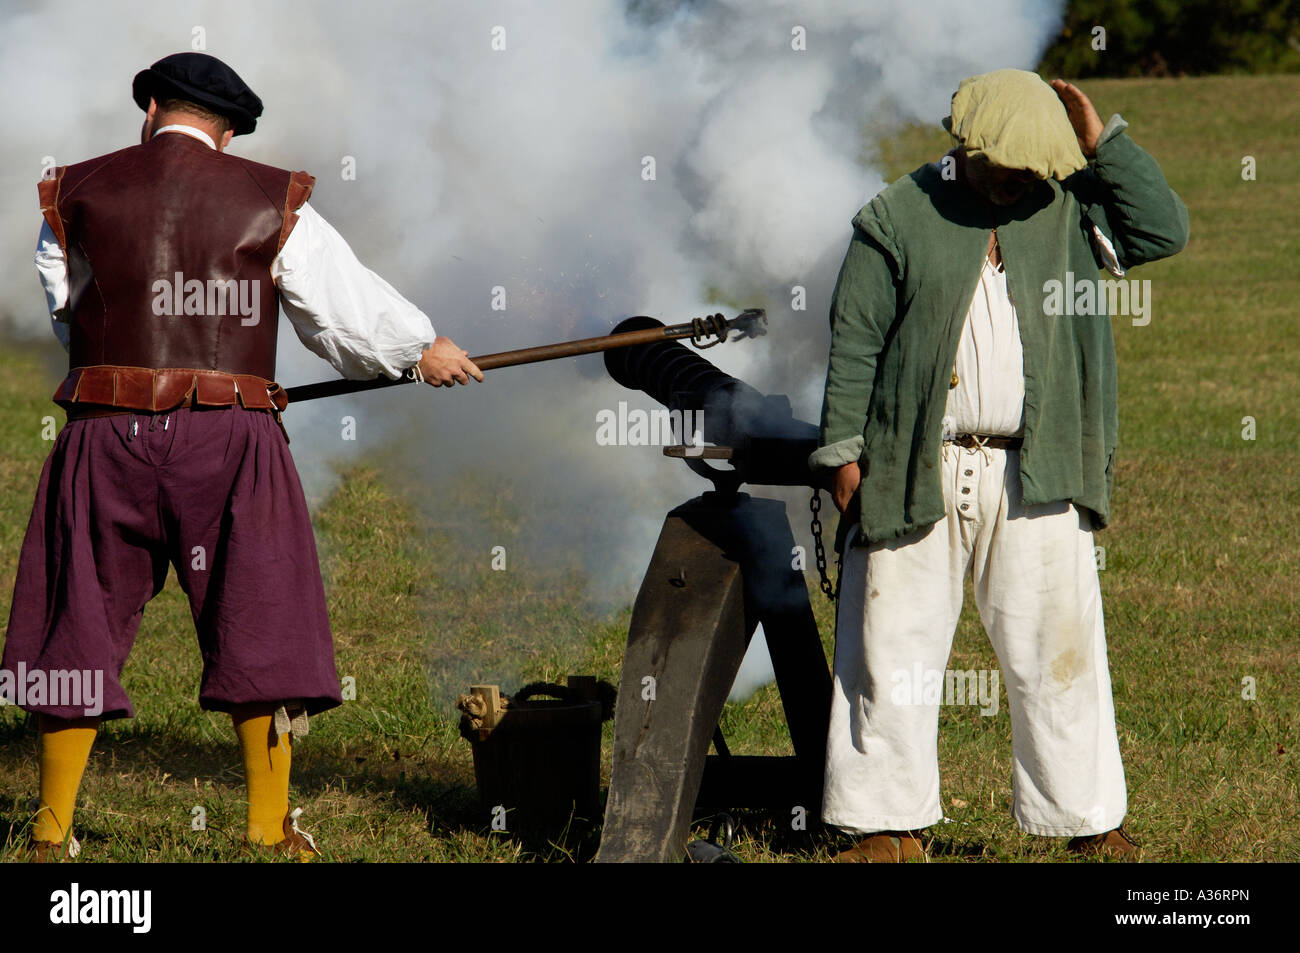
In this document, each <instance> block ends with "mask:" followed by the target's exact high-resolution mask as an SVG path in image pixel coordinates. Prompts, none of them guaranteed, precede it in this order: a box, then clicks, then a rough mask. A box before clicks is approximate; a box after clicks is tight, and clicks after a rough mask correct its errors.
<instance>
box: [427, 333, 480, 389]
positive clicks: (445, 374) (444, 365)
mask: <svg viewBox="0 0 1300 953" xmlns="http://www.w3.org/2000/svg"><path fill="white" fill-rule="evenodd" d="M419 366H420V373H421V374H422V375H424V380H425V382H426V383H429V384H432V385H433V386H434V387H454V386H455V385H457V384H468V383H469V379H470V378H471V377H472V378H474V380H476V381H479V382H480V383H481V382H482V380H483V372H482V371H480V370H479V369H478V366H477V365H476V364H475V363H474V362H473V361H471V360H470V359H469V351H466V350H465V349H464V348H462V347H459V346H458V345H457V344H456V343H455V342H454V341H452V339H451V338H448V337H442V336H439V337H436V338H434V339H433V344H431V345H429V346H428V347H426V348H425V349H424V353H423V354H421V355H420V365H419Z"/></svg>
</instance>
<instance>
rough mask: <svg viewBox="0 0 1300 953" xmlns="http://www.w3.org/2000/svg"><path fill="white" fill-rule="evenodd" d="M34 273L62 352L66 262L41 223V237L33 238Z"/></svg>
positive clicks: (65, 342) (65, 335)
mask: <svg viewBox="0 0 1300 953" xmlns="http://www.w3.org/2000/svg"><path fill="white" fill-rule="evenodd" d="M36 271H37V273H38V274H39V275H40V276H41V287H42V288H44V289H45V304H46V306H47V307H48V308H49V309H50V324H51V325H52V327H53V330H54V336H55V337H56V338H58V339H59V343H60V344H62V345H63V349H64V350H65V351H66V350H67V349H68V339H69V338H68V335H69V334H70V333H71V328H69V327H68V260H67V257H66V256H65V255H64V254H63V249H62V248H60V247H59V240H58V239H57V238H55V237H54V229H52V228H50V223H49V222H45V221H42V222H41V234H40V237H39V238H37V239H36Z"/></svg>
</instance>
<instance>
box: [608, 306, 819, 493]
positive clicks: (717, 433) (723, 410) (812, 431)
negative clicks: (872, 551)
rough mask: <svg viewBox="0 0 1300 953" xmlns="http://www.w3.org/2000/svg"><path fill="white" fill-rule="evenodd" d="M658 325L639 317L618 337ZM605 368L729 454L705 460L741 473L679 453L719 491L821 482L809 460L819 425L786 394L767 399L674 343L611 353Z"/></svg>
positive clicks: (623, 327)
mask: <svg viewBox="0 0 1300 953" xmlns="http://www.w3.org/2000/svg"><path fill="white" fill-rule="evenodd" d="M653 327H662V322H660V321H657V320H655V319H654V318H649V317H642V316H638V317H634V318H628V319H627V320H625V321H623V322H621V323H620V324H619V325H618V326H617V327H616V328H615V329H614V333H621V332H626V331H638V330H643V329H646V328H653ZM605 368H606V370H608V371H609V375H610V377H612V378H614V380H616V381H617V382H618V383H620V384H622V385H623V386H624V387H626V388H628V389H630V390H640V391H644V392H645V393H646V394H648V395H650V396H651V397H652V398H654V399H655V400H656V401H658V402H659V403H661V404H663V405H664V406H665V407H667V408H668V409H669V411H676V412H680V413H681V414H682V419H683V420H684V419H685V415H686V413H687V412H691V416H692V417H693V418H694V429H697V430H698V431H699V433H700V439H702V440H704V441H707V442H709V443H711V444H714V445H715V448H721V449H722V450H723V451H725V454H723V453H719V452H717V451H716V450H715V452H711V453H708V454H706V455H707V456H709V457H714V458H716V457H718V456H725V459H728V460H729V461H730V463H731V465H732V467H734V469H733V470H719V469H716V468H712V467H709V466H707V465H703V464H702V461H700V460H699V459H692V456H693V454H692V453H690V452H686V453H681V452H679V453H676V454H673V455H678V456H685V457H686V458H687V463H688V464H690V465H691V466H692V469H694V470H695V471H696V472H698V473H701V475H703V476H706V477H708V478H709V479H712V480H713V481H714V483H715V484H717V485H718V486H719V487H720V488H721V486H723V485H728V486H730V488H732V489H734V488H735V486H736V485H738V484H740V483H754V484H761V485H768V486H818V485H819V484H820V483H821V477H820V476H819V475H815V474H814V473H812V471H810V470H809V469H808V455H809V454H810V453H812V452H813V451H814V450H815V449H817V428H816V427H815V426H814V425H813V424H810V423H808V422H807V421H804V420H799V419H797V418H796V417H795V416H794V413H793V411H792V409H791V407H790V399H789V398H788V397H786V396H785V395H784V394H763V393H761V392H759V391H757V390H755V389H754V388H753V387H751V386H749V385H748V384H746V383H745V382H744V381H741V380H739V379H737V378H735V377H732V376H731V375H730V374H727V373H725V372H723V371H721V370H719V369H718V368H717V367H715V366H714V365H713V364H712V363H711V362H710V361H708V360H707V359H705V358H704V357H701V356H700V355H699V354H697V353H696V352H694V351H692V350H690V349H689V348H687V347H684V346H683V345H681V344H678V343H677V342H675V341H666V342H661V343H655V344H638V345H635V346H633V347H628V348H623V349H621V350H617V351H606V352H605ZM686 436H687V438H688V439H689V438H690V437H691V435H690V434H687V435H686ZM710 449H711V450H712V449H714V448H710Z"/></svg>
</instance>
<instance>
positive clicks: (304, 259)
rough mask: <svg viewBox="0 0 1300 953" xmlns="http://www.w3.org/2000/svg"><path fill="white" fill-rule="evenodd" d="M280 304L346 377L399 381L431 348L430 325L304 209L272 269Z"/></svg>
mask: <svg viewBox="0 0 1300 953" xmlns="http://www.w3.org/2000/svg"><path fill="white" fill-rule="evenodd" d="M271 277H272V278H273V279H274V280H275V284H276V287H277V288H279V289H280V304H281V307H283V308H284V313H285V316H286V317H287V318H288V319H289V321H290V323H291V324H292V325H293V329H294V330H295V331H296V332H297V333H298V338H299V340H301V341H302V343H303V344H304V345H306V346H307V348H308V349H309V350H310V351H311V352H312V353H314V354H316V355H318V356H320V357H323V358H324V359H325V360H327V361H329V363H330V364H331V365H333V367H334V369H335V370H337V371H338V372H339V373H340V374H342V375H343V376H344V377H346V378H349V379H352V380H366V379H369V378H372V377H377V376H378V375H380V374H383V375H385V376H386V377H389V378H394V379H396V378H398V377H401V376H402V374H403V373H405V372H406V371H407V370H408V369H409V368H411V367H413V366H414V365H415V364H416V363H418V362H419V360H420V355H421V354H422V353H424V349H425V348H426V347H428V346H429V345H430V344H432V343H433V339H434V330H433V324H432V322H430V321H429V318H428V317H427V316H426V315H425V313H424V312H423V311H421V310H420V309H419V308H417V307H416V306H415V305H413V304H411V302H409V301H407V300H406V299H405V298H403V297H402V296H401V295H400V294H399V293H398V292H397V290H396V289H394V288H393V286H392V285H390V284H389V283H388V282H386V281H384V279H383V278H381V277H379V275H377V274H375V273H374V272H373V271H371V270H370V269H369V268H367V267H366V266H365V265H363V264H361V262H360V261H358V260H357V256H356V255H355V254H354V253H353V251H352V249H351V248H350V247H349V246H348V243H347V242H346V241H344V239H343V236H342V235H340V234H339V233H338V232H337V231H335V230H334V228H333V226H331V225H330V224H329V222H327V221H325V219H323V218H322V217H321V216H320V215H319V214H318V213H317V212H316V211H315V210H314V209H313V208H312V207H311V205H310V204H304V205H303V206H302V208H300V209H298V221H297V223H296V224H295V225H294V227H293V231H292V232H290V233H289V238H288V239H287V240H286V241H285V243H284V247H283V248H281V249H280V254H279V255H278V256H277V257H276V259H275V261H274V262H272V264H271Z"/></svg>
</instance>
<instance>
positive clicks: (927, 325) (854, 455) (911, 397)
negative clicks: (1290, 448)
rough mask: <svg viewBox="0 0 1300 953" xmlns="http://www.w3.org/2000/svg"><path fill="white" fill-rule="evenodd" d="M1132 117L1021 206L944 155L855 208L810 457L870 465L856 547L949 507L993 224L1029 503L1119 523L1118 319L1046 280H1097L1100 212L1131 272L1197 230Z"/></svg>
mask: <svg viewBox="0 0 1300 953" xmlns="http://www.w3.org/2000/svg"><path fill="white" fill-rule="evenodd" d="M1126 126H1127V123H1125V122H1124V120H1123V119H1121V118H1120V117H1119V116H1115V117H1114V118H1112V119H1111V121H1110V122H1109V123H1108V124H1107V125H1106V128H1105V130H1104V131H1103V133H1102V136H1101V140H1100V142H1099V144H1098V146H1097V156H1096V158H1095V159H1094V160H1092V161H1091V162H1090V163H1089V167H1088V168H1086V169H1082V170H1080V171H1079V172H1077V173H1075V174H1074V175H1072V176H1070V177H1069V178H1067V179H1066V180H1065V181H1063V182H1056V181H1055V180H1048V181H1046V182H1042V183H1039V184H1038V185H1037V186H1036V187H1035V188H1034V189H1032V190H1030V192H1029V193H1028V194H1027V195H1026V196H1025V197H1023V198H1022V199H1021V200H1020V201H1019V202H1018V203H1017V204H1015V205H1012V206H1009V207H1005V208H1000V207H996V206H994V205H992V204H990V203H988V202H986V201H984V200H983V199H982V198H980V197H979V196H978V195H977V194H976V193H975V192H974V191H973V190H971V189H970V187H969V186H967V185H965V184H964V183H962V182H959V181H954V180H952V179H945V178H944V177H943V175H942V174H941V166H940V165H938V164H933V165H927V166H922V167H921V168H920V169H917V170H916V171H915V172H913V173H912V174H911V175H908V176H906V177H904V178H902V179H900V180H898V181H897V182H895V183H894V184H893V185H891V186H889V187H888V188H886V189H885V190H884V191H882V192H881V193H880V194H879V195H877V196H876V197H875V198H874V199H872V200H871V203H870V204H869V205H867V206H866V207H864V208H863V209H862V210H861V211H860V212H858V214H857V216H856V217H855V218H854V219H853V225H854V235H853V240H852V242H851V243H850V245H849V250H848V253H847V255H845V258H844V264H843V266H842V268H841V269H840V275H839V280H838V281H837V283H836V286H835V294H834V298H833V300H832V303H831V316H830V320H831V350H830V364H829V367H828V369H827V374H826V393H825V399H824V402H823V406H822V419H821V435H820V440H819V449H818V450H817V451H816V452H815V453H813V454H812V456H811V457H810V458H809V464H810V465H811V466H812V467H813V468H814V469H830V468H835V467H840V466H843V465H844V464H846V463H852V462H854V461H857V462H858V463H859V465H860V467H861V471H862V483H861V486H860V487H859V489H858V503H859V506H860V510H861V524H862V532H861V533H860V534H859V535H858V536H857V543H858V544H859V545H869V544H871V543H874V542H878V541H880V540H886V539H891V538H897V537H900V536H904V535H906V534H908V533H910V532H912V531H913V530H915V529H918V528H920V527H924V526H927V525H929V524H931V523H934V522H936V521H938V520H940V519H942V518H943V516H944V502H943V488H942V486H941V483H940V473H941V471H942V468H941V466H940V460H941V454H942V448H943V414H944V409H945V406H946V403H947V393H948V388H949V385H950V379H951V375H952V369H953V362H954V360H955V358H956V354H957V345H958V342H959V339H960V337H961V331H962V326H963V324H964V322H965V318H966V312H967V310H968V309H969V307H970V303H971V300H972V298H973V297H974V294H975V288H976V285H977V284H978V282H979V275H980V271H981V269H982V268H983V263H984V256H985V252H986V250H987V248H988V241H989V233H990V231H991V230H992V229H994V228H996V229H997V236H998V243H999V247H1000V248H1001V252H1002V260H1003V263H1004V266H1005V268H1006V275H1007V289H1008V292H1009V293H1010V296H1011V300H1012V303H1013V304H1014V306H1015V308H1016V314H1017V317H1018V319H1019V325H1020V342H1021V346H1022V350H1023V353H1024V376H1025V429H1024V443H1023V445H1022V447H1021V450H1020V472H1021V483H1022V485H1023V488H1024V499H1023V502H1024V504H1026V505H1032V504H1039V503H1051V502H1056V501H1059V500H1068V501H1070V502H1072V503H1074V504H1076V505H1078V506H1080V507H1086V508H1087V509H1089V510H1091V511H1092V513H1093V514H1094V520H1093V522H1094V524H1095V525H1096V526H1097V527H1102V526H1105V525H1106V523H1107V522H1108V520H1109V517H1110V490H1111V483H1112V479H1113V473H1114V470H1113V467H1114V460H1115V447H1116V444H1117V442H1118V430H1119V414H1118V408H1117V403H1118V401H1117V384H1116V368H1115V344H1114V341H1113V339H1112V337H1111V323H1110V322H1111V319H1110V317H1109V316H1107V315H1106V314H1071V313H1069V311H1070V310H1074V309H1070V308H1065V309H1062V308H1060V307H1055V306H1054V305H1049V304H1048V298H1049V296H1048V294H1047V290H1048V289H1049V288H1050V286H1049V285H1048V282H1049V281H1051V280H1053V279H1055V280H1056V281H1059V282H1061V283H1062V284H1063V285H1064V287H1065V291H1066V294H1070V287H1071V286H1070V285H1068V284H1065V283H1066V282H1067V273H1072V274H1073V281H1074V284H1075V286H1076V287H1077V284H1078V282H1079V281H1081V280H1087V281H1089V282H1095V280H1096V279H1097V278H1098V271H1099V268H1100V266H1101V264H1102V259H1101V257H1100V252H1099V251H1098V250H1096V246H1095V243H1094V241H1093V239H1092V227H1091V226H1092V225H1093V224H1095V225H1096V226H1097V227H1098V228H1099V229H1100V230H1101V231H1102V232H1103V233H1104V234H1105V236H1106V237H1107V238H1108V239H1109V240H1110V242H1111V244H1112V245H1113V246H1114V250H1115V254H1116V256H1117V258H1118V260H1119V264H1120V265H1121V266H1122V267H1123V268H1124V269H1127V268H1129V267H1131V266H1133V265H1138V264H1141V263H1143V262H1147V261H1154V260H1156V259H1158V258H1164V257H1166V256H1168V255H1172V254H1174V253H1175V252H1177V251H1178V250H1179V249H1181V248H1182V247H1183V246H1184V245H1185V244H1186V243H1187V207H1186V206H1185V205H1184V204H1183V202H1182V200H1181V199H1180V198H1179V197H1178V196H1177V195H1176V194H1175V193H1174V192H1173V190H1172V189H1170V188H1169V185H1168V183H1167V182H1166V181H1165V177H1164V175H1163V174H1162V173H1161V171H1160V167H1159V166H1158V165H1157V164H1156V162H1155V160H1154V159H1152V158H1151V156H1150V155H1148V154H1147V153H1146V152H1144V151H1143V150H1142V149H1141V148H1139V146H1138V145H1137V144H1136V143H1135V142H1134V141H1133V140H1132V139H1130V138H1129V136H1128V135H1127V133H1125V132H1124V129H1125V127H1126ZM1123 280H1127V279H1123ZM1102 297H1105V296H1104V295H1103V296H1102ZM1056 301H1057V302H1059V301H1060V298H1059V296H1057V298H1056ZM1061 310H1064V311H1065V312H1066V313H1064V314H1055V313H1048V312H1049V311H1061ZM1078 310H1087V309H1086V308H1080V309H1078ZM1100 310H1102V311H1104V310H1105V308H1104V307H1103V308H1101V309H1100ZM846 522H847V521H846Z"/></svg>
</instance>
